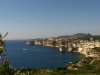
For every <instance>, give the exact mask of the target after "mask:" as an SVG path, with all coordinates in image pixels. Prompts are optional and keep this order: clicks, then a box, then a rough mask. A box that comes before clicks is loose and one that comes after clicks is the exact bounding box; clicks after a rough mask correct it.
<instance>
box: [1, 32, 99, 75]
mask: <svg viewBox="0 0 100 75" xmlns="http://www.w3.org/2000/svg"><path fill="white" fill-rule="evenodd" d="M7 34H8V33H7ZM7 34H6V35H7ZM6 35H5V36H4V37H6ZM2 38H3V37H2V36H1V34H0V64H1V65H0V75H100V60H96V59H95V58H93V57H87V58H84V59H81V60H77V61H75V62H72V63H69V64H67V66H65V67H58V68H53V69H49V68H42V69H41V68H40V69H34V68H23V67H22V68H12V67H11V63H10V61H9V59H8V58H7V56H6V57H5V58H3V57H2V53H3V52H4V51H5V49H4V46H5V41H3V40H2ZM95 49H97V50H100V48H95Z"/></svg>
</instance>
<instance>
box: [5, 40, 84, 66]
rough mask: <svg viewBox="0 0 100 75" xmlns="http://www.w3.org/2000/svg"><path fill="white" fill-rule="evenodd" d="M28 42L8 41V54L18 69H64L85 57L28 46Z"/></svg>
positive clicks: (47, 48)
mask: <svg viewBox="0 0 100 75" xmlns="http://www.w3.org/2000/svg"><path fill="white" fill-rule="evenodd" d="M26 41H27V40H7V41H6V47H5V48H6V51H5V52H4V54H6V55H7V56H8V57H9V59H10V62H12V66H13V67H16V68H21V67H24V68H57V67H64V66H65V65H66V64H68V62H72V61H75V60H78V59H81V58H83V57H84V55H82V54H79V53H73V52H67V51H66V52H60V51H59V49H58V48H51V47H45V46H37V45H26Z"/></svg>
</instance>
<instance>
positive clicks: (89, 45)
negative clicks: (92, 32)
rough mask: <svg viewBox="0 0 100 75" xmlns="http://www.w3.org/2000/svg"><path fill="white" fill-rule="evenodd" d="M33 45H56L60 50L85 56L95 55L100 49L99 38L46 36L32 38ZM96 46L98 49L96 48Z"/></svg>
mask: <svg viewBox="0 0 100 75" xmlns="http://www.w3.org/2000/svg"><path fill="white" fill-rule="evenodd" d="M33 43H34V44H35V45H43V46H48V47H57V48H59V49H60V51H71V52H79V53H82V54H85V55H86V57H97V56H99V54H100V53H99V51H100V49H99V48H100V40H94V39H93V38H90V40H83V39H77V38H75V39H69V38H48V39H41V40H40V39H39V40H34V41H33ZM96 48H98V49H99V50H96Z"/></svg>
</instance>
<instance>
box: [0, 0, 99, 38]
mask: <svg viewBox="0 0 100 75" xmlns="http://www.w3.org/2000/svg"><path fill="white" fill-rule="evenodd" d="M6 32H8V35H7V37H6V38H5V39H34V38H49V37H57V36H61V35H72V34H75V33H90V34H92V35H100V0H0V33H1V34H2V35H4V34H5V33H6Z"/></svg>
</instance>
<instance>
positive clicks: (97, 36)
mask: <svg viewBox="0 0 100 75" xmlns="http://www.w3.org/2000/svg"><path fill="white" fill-rule="evenodd" d="M57 38H100V35H91V34H90V33H87V34H85V33H76V34H73V35H64V36H58V37H57Z"/></svg>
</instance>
